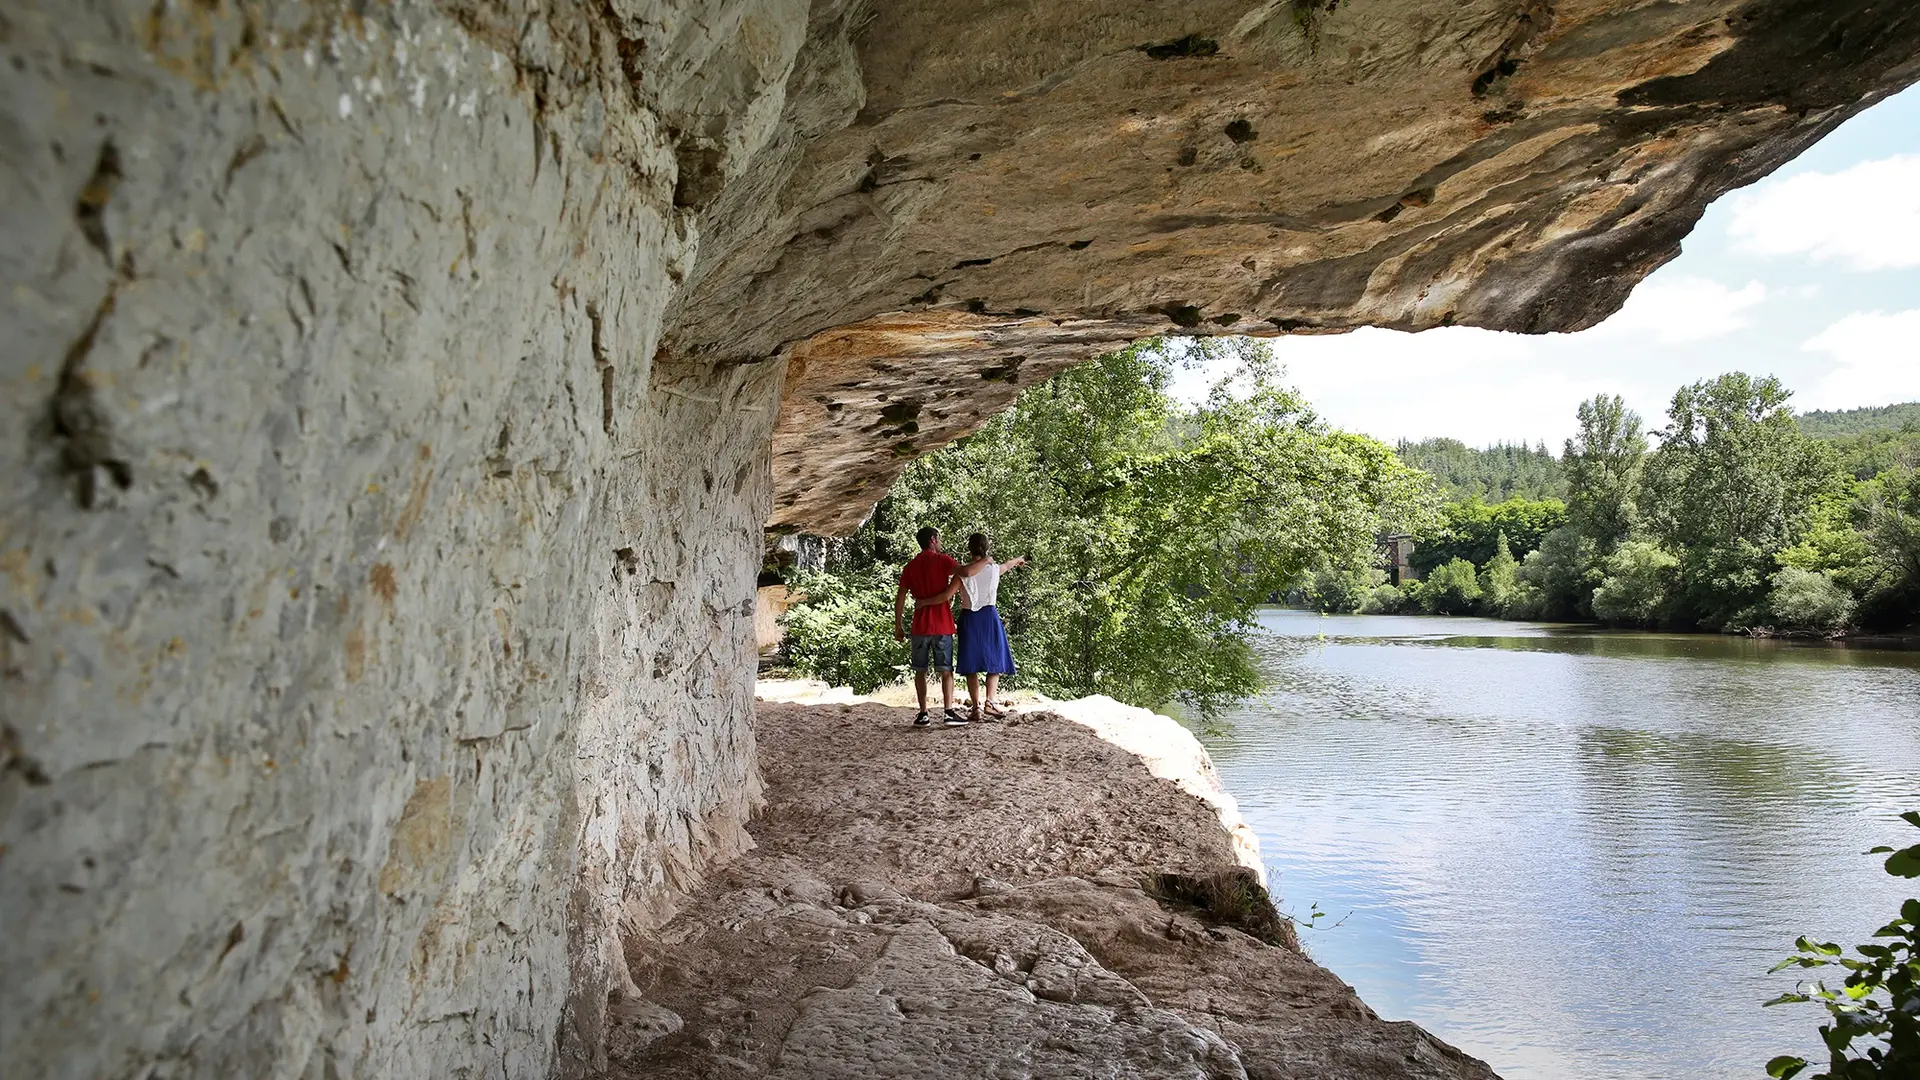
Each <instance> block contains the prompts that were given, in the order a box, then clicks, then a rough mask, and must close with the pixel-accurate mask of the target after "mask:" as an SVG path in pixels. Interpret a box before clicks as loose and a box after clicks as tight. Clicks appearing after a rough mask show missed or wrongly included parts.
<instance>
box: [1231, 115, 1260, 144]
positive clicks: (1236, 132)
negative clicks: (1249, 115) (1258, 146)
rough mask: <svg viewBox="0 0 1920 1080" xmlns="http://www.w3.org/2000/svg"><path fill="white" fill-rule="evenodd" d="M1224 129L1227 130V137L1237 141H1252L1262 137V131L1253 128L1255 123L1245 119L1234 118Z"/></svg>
mask: <svg viewBox="0 0 1920 1080" xmlns="http://www.w3.org/2000/svg"><path fill="white" fill-rule="evenodd" d="M1223 130H1224V131H1225V132H1226V135H1227V138H1229V139H1232V140H1233V141H1234V142H1237V143H1247V142H1252V141H1253V140H1255V139H1257V138H1259V137H1260V133H1259V132H1257V131H1255V130H1253V125H1252V124H1250V123H1248V122H1247V121H1246V120H1244V119H1240V120H1234V121H1233V122H1231V123H1229V124H1228V125H1227V126H1226V127H1225V128H1224V129H1223Z"/></svg>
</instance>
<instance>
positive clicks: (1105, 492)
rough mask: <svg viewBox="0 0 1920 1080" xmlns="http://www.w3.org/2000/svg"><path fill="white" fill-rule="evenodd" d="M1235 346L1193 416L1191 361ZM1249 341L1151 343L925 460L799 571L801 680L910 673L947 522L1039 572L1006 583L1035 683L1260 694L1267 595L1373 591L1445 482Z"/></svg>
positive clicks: (1219, 696)
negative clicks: (1363, 429) (1381, 565)
mask: <svg viewBox="0 0 1920 1080" xmlns="http://www.w3.org/2000/svg"><path fill="white" fill-rule="evenodd" d="M1223 356H1230V358H1231V359H1232V360H1233V361H1234V374H1233V375H1232V376H1231V377H1230V378H1228V379H1227V380H1224V381H1223V382H1222V383H1221V384H1220V385H1218V386H1216V387H1215V388H1214V390H1213V392H1212V393H1210V394H1209V395H1208V396H1207V398H1206V399H1205V400H1204V401H1202V402H1201V403H1199V404H1197V405H1189V404H1185V403H1183V402H1181V401H1179V400H1177V399H1176V398H1175V397H1174V396H1173V395H1172V394H1171V393H1170V392H1169V388H1170V385H1171V382H1172V379H1173V377H1174V374H1175V373H1176V371H1177V370H1178V369H1179V367H1180V365H1182V364H1185V363H1198V362H1204V361H1207V360H1210V359H1211V360H1219V359H1220V358H1221V357H1223ZM1276 374H1277V373H1276V372H1275V371H1274V370H1273V366H1272V362H1271V360H1270V359H1269V357H1268V354H1267V352H1266V350H1265V349H1264V348H1263V347H1261V346H1258V345H1254V344H1250V343H1241V342H1225V341H1218V342H1216V341H1203V342H1198V343H1180V344H1178V345H1175V346H1169V345H1167V344H1165V343H1162V342H1159V341H1150V342H1143V343H1140V344H1138V345H1135V346H1133V347H1131V348H1128V349H1123V350H1120V351H1119V352H1115V353H1111V354H1108V355H1106V356H1103V357H1100V358H1099V359H1097V360H1093V361H1089V362H1088V363H1086V364H1083V365H1081V366H1079V367H1076V368H1073V369H1072V370H1070V371H1068V372H1066V373H1064V374H1062V375H1058V376H1056V377H1054V378H1053V379H1051V380H1049V381H1047V382H1045V383H1042V384H1040V385H1038V386H1035V387H1034V388H1032V389H1030V390H1028V391H1027V392H1026V393H1025V394H1023V395H1022V396H1021V397H1020V400H1019V402H1018V403H1017V404H1016V405H1015V406H1014V408H1013V409H1011V410H1010V411H1008V412H1006V413H1003V414H1002V415H1000V416H998V417H995V418H994V419H993V420H992V421H990V422H989V423H988V424H987V425H986V427H984V428H982V429H981V430H980V431H979V432H978V433H976V434H974V435H972V436H970V437H969V438H966V439H962V440H960V441H959V442H957V443H955V444H953V445H952V446H949V447H947V448H945V449H943V450H940V451H937V452H935V453H933V454H929V455H927V456H926V457H923V458H921V459H919V460H917V461H915V462H913V463H912V464H911V465H909V466H908V468H907V470H906V471H905V472H904V473H903V474H902V475H901V477H900V479H899V480H898V481H897V482H896V483H895V484H894V487H893V489H892V491H891V493H890V494H888V495H887V497H886V498H885V499H883V500H881V502H880V504H879V506H878V507H876V508H875V510H874V513H873V515H872V517H871V518H869V519H868V521H867V523H866V524H865V525H863V526H862V527H861V528H860V530H859V531H858V532H857V533H856V534H855V535H854V536H852V537H851V538H849V539H846V540H842V541H834V542H832V543H831V544H830V545H829V548H828V556H827V560H826V568H825V570H824V571H822V572H817V573H813V574H802V575H798V576H796V577H795V579H794V580H793V581H792V583H791V584H792V585H793V586H794V589H795V592H796V593H797V594H798V595H799V596H800V597H801V600H800V602H799V603H798V604H797V605H796V606H795V607H794V608H793V609H792V610H791V611H790V612H789V613H788V615H787V617H786V624H787V626H786V641H785V646H784V647H785V651H786V655H787V659H788V662H789V663H790V664H791V665H792V666H793V667H795V668H797V669H799V670H801V671H803V672H806V673H809V674H813V675H815V676H817V677H820V678H824V679H827V680H828V681H830V682H834V683H836V684H841V685H849V686H852V687H853V688H855V689H856V690H861V691H865V690H868V689H871V688H872V687H874V686H877V685H879V684H881V683H883V682H887V681H891V679H892V678H894V677H895V676H896V675H897V674H899V673H900V672H901V671H902V665H903V664H904V662H905V659H906V657H905V651H904V649H902V648H901V647H900V646H899V645H898V644H896V643H895V641H894V639H893V625H892V620H893V592H894V582H895V580H896V579H897V575H898V571H899V567H900V565H901V564H902V563H904V562H905V561H906V560H907V559H908V558H909V557H910V556H911V555H912V554H913V553H914V552H915V551H916V550H917V545H916V543H915V541H914V538H913V537H914V533H915V531H916V530H918V529H919V528H920V526H922V525H928V524H931V525H933V526H935V527H937V528H939V529H940V530H941V533H942V537H943V539H944V540H945V542H946V545H947V546H948V547H949V548H954V549H962V550H963V549H964V542H965V538H966V536H967V534H968V533H970V532H973V531H975V530H982V531H985V532H987V533H989V534H990V535H991V536H992V537H993V543H994V553H995V556H996V557H997V558H1001V559H1007V558H1011V557H1013V556H1015V555H1022V556H1025V557H1027V558H1028V559H1029V560H1030V569H1026V570H1020V571H1016V572H1014V573H1012V574H1009V575H1008V576H1007V578H1006V579H1005V580H1004V581H1003V583H1002V584H1001V586H1000V594H999V601H1000V611H1001V615H1002V618H1003V620H1004V621H1005V623H1006V626H1007V632H1008V636H1009V638H1010V639H1011V641H1012V644H1013V652H1014V656H1015V659H1016V661H1017V662H1018V664H1019V665H1020V669H1021V670H1020V676H1019V680H1018V681H1019V684H1020V685H1023V686H1027V687H1031V688H1035V689H1039V690H1041V691H1042V692H1045V693H1048V694H1053V695H1056V696H1062V697H1080V696H1083V695H1086V694H1094V693H1100V694H1108V695H1110V696H1113V697H1115V698H1118V699H1120V700H1122V701H1126V702H1129V703H1132V704H1136V705H1143V706H1148V707H1154V706H1158V705H1161V704H1164V703H1165V702H1167V701H1169V700H1171V699H1174V698H1176V697H1177V698H1180V699H1182V700H1183V701H1185V702H1187V703H1189V704H1191V705H1194V706H1197V707H1199V708H1201V709H1203V710H1204V709H1208V708H1211V707H1213V706H1216V705H1218V704H1221V703H1224V702H1226V701H1229V700H1231V699H1233V698H1236V697H1239V696H1242V695H1244V694H1246V693H1250V692H1251V691H1252V690H1253V689H1254V687H1255V686H1256V679H1255V674H1254V668H1253V664H1252V656H1251V653H1250V651H1249V649H1248V646H1247V644H1246V642H1245V638H1246V636H1247V631H1248V630H1249V629H1251V627H1252V622H1253V617H1254V612H1255V609H1256V607H1257V606H1258V605H1260V604H1262V603H1265V602H1266V601H1267V600H1268V599H1270V598H1271V597H1272V596H1273V595H1275V594H1277V593H1279V592H1281V591H1282V590H1284V589H1286V588H1288V587H1289V586H1290V585H1291V584H1293V583H1294V582H1296V581H1299V580H1302V579H1303V578H1310V577H1320V578H1325V579H1327V580H1344V581H1358V582H1362V583H1364V582H1366V581H1367V580H1368V577H1367V576H1368V574H1369V573H1370V571H1371V569H1372V567H1373V564H1374V562H1375V558H1376V555H1375V537H1376V536H1377V535H1378V534H1379V533H1381V532H1382V531H1385V530H1387V529H1389V528H1395V527H1408V526H1416V527H1419V528H1423V529H1425V528H1428V527H1429V526H1430V525H1431V519H1432V517H1433V514H1434V509H1435V506H1436V504H1437V501H1438V500H1437V497H1436V495H1435V493H1434V490H1433V488H1432V485H1431V483H1430V482H1429V481H1428V480H1427V478H1426V477H1425V476H1424V475H1423V474H1422V473H1420V472H1418V471H1416V470H1413V469H1410V468H1408V467H1407V466H1405V465H1404V464H1402V463H1401V461H1400V459H1399V458H1398V457H1396V456H1395V454H1394V452H1393V450H1392V449H1391V448H1390V447H1388V446H1386V445H1385V444H1383V443H1380V442H1378V441H1376V440H1374V439H1370V438H1366V437H1364V436H1360V435H1353V434H1348V433H1346V432H1342V431H1337V430H1334V429H1332V428H1330V427H1329V426H1327V425H1326V424H1324V423H1322V422H1321V421H1320V420H1319V419H1318V418H1317V417H1316V416H1315V415H1314V413H1313V411H1312V410H1311V409H1310V408H1309V407H1308V406H1307V404H1306V403H1305V402H1304V401H1303V400H1301V399H1300V397H1299V396H1298V395H1297V394H1295V393H1293V392H1292V391H1290V390H1288V389H1285V388H1284V387H1282V386H1281V385H1280V384H1279V383H1278V382H1276V381H1275V376H1276Z"/></svg>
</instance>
